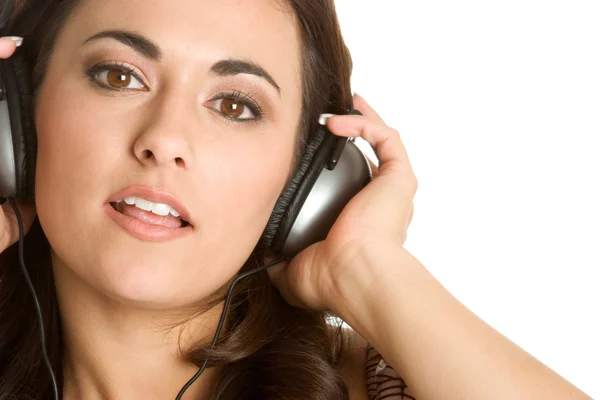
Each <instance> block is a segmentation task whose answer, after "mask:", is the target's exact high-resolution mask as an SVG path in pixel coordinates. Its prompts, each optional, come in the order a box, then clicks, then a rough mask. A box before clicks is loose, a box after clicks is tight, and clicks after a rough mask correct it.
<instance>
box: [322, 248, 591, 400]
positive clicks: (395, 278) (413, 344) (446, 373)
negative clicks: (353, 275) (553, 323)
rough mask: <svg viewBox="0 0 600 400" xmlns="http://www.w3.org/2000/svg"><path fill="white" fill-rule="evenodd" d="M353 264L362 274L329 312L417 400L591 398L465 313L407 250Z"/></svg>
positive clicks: (393, 250)
mask: <svg viewBox="0 0 600 400" xmlns="http://www.w3.org/2000/svg"><path fill="white" fill-rule="evenodd" d="M355 262H357V263H359V267H360V268H361V269H362V270H363V271H364V275H363V276H362V277H361V278H362V279H361V281H360V282H358V281H357V282H350V283H348V282H345V283H340V287H339V289H338V290H339V291H340V295H341V296H342V298H343V299H344V301H343V302H342V301H340V302H337V303H338V304H341V306H340V309H338V310H334V311H335V312H336V313H338V315H339V316H340V317H341V318H342V319H344V320H345V321H346V322H347V323H348V324H349V325H350V326H352V327H353V328H354V329H355V330H356V331H357V332H358V333H359V334H360V335H361V336H362V337H363V338H364V339H366V340H367V341H368V342H370V343H371V344H372V345H373V346H374V347H375V348H376V349H377V350H378V351H379V353H381V355H382V356H383V357H384V358H385V359H386V361H387V362H388V364H390V365H391V366H393V367H394V369H395V370H396V371H397V372H398V373H399V374H400V375H401V376H402V377H403V378H404V379H405V380H406V381H407V383H408V384H409V385H410V387H411V390H412V391H413V392H414V393H415V394H416V395H417V398H418V400H433V399H461V400H462V399H486V400H493V399H502V400H506V399H568V398H569V399H589V397H587V396H586V395H585V394H583V393H582V392H581V391H579V390H578V389H577V388H575V387H574V386H573V385H571V384H570V383H569V382H567V381H566V380H564V379H563V378H562V377H560V376H559V375H558V374H556V373H555V372H554V371H552V370H551V369H549V368H547V367H546V366H544V365H543V364H542V363H541V362H539V361H538V360H536V359H535V358H534V357H532V356H531V355H529V354H528V353H526V352H525V351H523V350H522V349H521V348H519V347H518V346H517V345H515V344H514V343H512V342H511V341H510V340H508V339H507V338H505V337H504V336H503V335H501V334H500V333H498V332H497V331H495V330H494V329H493V328H492V327H490V326H489V325H487V324H486V323H484V322H483V321H482V320H481V319H479V318H478V317H477V316H475V315H474V314H473V313H472V312H470V311H469V310H468V309H467V308H466V307H464V306H463V305H462V304H461V303H460V302H459V301H458V300H457V299H456V298H454V297H453V296H452V295H451V294H450V293H449V292H448V291H446V290H445V289H444V288H443V287H442V286H441V285H440V284H439V282H437V281H436V280H435V278H434V277H433V276H432V275H431V274H430V273H429V272H428V271H427V270H426V268H425V267H424V266H423V265H422V264H421V263H420V262H419V261H418V260H416V259H415V258H414V257H413V256H412V255H410V253H408V252H407V251H406V250H405V249H403V248H401V247H385V248H384V249H383V250H382V251H379V252H377V253H375V252H372V253H370V254H362V255H361V256H360V257H359V258H358V259H355ZM369 271H373V272H369ZM378 271H380V272H381V273H378ZM384 271H385V272H384Z"/></svg>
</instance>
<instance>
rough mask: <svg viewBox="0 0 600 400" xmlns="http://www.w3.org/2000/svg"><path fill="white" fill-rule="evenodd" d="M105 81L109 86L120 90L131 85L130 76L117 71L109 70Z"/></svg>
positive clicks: (127, 73)
mask: <svg viewBox="0 0 600 400" xmlns="http://www.w3.org/2000/svg"><path fill="white" fill-rule="evenodd" d="M106 80H107V82H108V84H109V85H110V86H112V87H114V88H117V89H122V88H124V87H127V86H129V84H130V83H131V74H130V73H129V72H125V71H120V70H118V69H111V70H109V71H108V72H107V74H106Z"/></svg>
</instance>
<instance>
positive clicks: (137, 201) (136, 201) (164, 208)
mask: <svg viewBox="0 0 600 400" xmlns="http://www.w3.org/2000/svg"><path fill="white" fill-rule="evenodd" d="M123 201H124V202H125V203H127V204H129V205H130V206H132V205H135V206H136V207H137V208H140V209H142V210H144V211H150V212H152V213H154V214H157V215H162V216H166V215H169V214H171V215H172V216H174V217H179V216H180V214H179V213H178V212H177V211H175V209H174V208H173V207H171V206H170V205H168V204H162V203H153V202H151V201H148V200H146V199H142V198H140V197H126V198H125V199H124V200H123ZM120 202H121V201H118V202H117V203H120Z"/></svg>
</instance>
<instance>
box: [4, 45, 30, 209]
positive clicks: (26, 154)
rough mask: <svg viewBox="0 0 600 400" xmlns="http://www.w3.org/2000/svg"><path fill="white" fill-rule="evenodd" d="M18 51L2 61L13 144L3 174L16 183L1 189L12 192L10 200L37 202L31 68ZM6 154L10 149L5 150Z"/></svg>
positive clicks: (6, 127)
mask: <svg viewBox="0 0 600 400" xmlns="http://www.w3.org/2000/svg"><path fill="white" fill-rule="evenodd" d="M18 52H19V49H17V52H16V53H15V54H14V55H13V56H12V57H10V58H9V59H6V60H3V61H2V77H3V80H4V85H5V90H6V99H7V102H6V103H7V111H8V121H4V132H3V133H2V135H3V138H4V140H5V143H7V142H8V140H11V141H12V165H2V168H3V171H2V174H3V175H4V176H12V177H13V178H12V179H11V181H12V184H9V185H7V184H6V183H4V184H3V185H2V188H0V190H1V191H2V192H7V193H8V192H10V194H9V196H10V197H16V198H18V199H20V200H23V201H33V199H34V187H35V182H34V177H35V155H36V144H37V143H36V142H37V140H36V135H35V128H34V123H33V113H32V110H31V108H32V103H31V99H32V94H31V88H30V86H31V85H30V83H29V79H30V76H29V68H28V66H27V64H26V62H25V61H24V60H23V59H22V58H21V57H20V56H19V54H18ZM7 137H9V138H10V139H7ZM4 151H8V150H6V148H5V149H4ZM7 197H8V196H7Z"/></svg>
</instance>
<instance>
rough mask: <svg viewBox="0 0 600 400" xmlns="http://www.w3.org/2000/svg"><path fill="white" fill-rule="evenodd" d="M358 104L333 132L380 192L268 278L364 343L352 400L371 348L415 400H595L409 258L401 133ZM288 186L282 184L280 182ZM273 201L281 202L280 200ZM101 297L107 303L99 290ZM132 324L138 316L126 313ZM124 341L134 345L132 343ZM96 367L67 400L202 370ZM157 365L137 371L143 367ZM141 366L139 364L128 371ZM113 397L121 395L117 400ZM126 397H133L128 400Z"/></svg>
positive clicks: (85, 363)
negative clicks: (359, 145) (368, 158)
mask: <svg viewBox="0 0 600 400" xmlns="http://www.w3.org/2000/svg"><path fill="white" fill-rule="evenodd" d="M14 48H15V46H14V42H13V41H11V40H7V39H0V57H2V58H6V57H9V56H10V55H11V54H12V52H13V51H14ZM51 68H52V67H51ZM354 102H355V108H356V109H358V110H359V111H361V112H362V113H363V115H362V116H335V117H331V118H330V119H329V120H328V122H327V124H328V127H329V129H330V130H331V131H332V132H333V133H334V134H336V135H340V136H353V137H359V136H360V137H362V138H363V139H365V140H366V141H367V142H368V143H369V144H370V145H371V146H373V148H374V149H375V151H376V154H377V156H378V159H379V161H380V163H379V168H377V167H375V166H373V169H374V179H373V181H372V182H371V183H370V184H369V185H368V186H367V187H366V188H365V189H364V190H363V191H361V192H360V193H359V194H358V195H357V196H355V198H354V199H353V200H352V201H351V202H350V203H349V204H348V205H347V207H346V208H345V209H344V211H343V212H342V214H341V215H340V217H339V218H338V220H337V221H336V223H335V225H334V226H333V228H332V230H331V231H330V234H329V235H328V237H327V239H326V240H324V241H322V242H319V243H316V244H314V245H313V246H311V247H309V248H307V249H306V250H304V251H303V252H301V253H300V254H299V255H298V256H296V257H295V258H294V259H293V260H292V261H291V262H290V263H286V264H283V265H280V266H277V267H274V268H272V269H271V270H269V274H270V276H271V279H272V281H273V283H274V284H275V285H276V287H277V288H278V289H279V290H280V292H281V293H282V294H283V296H284V297H285V299H286V300H287V301H288V302H290V303H291V304H294V305H296V306H300V307H306V308H311V309H315V310H332V311H333V312H335V313H336V314H337V315H339V316H340V317H341V318H342V319H343V320H344V321H346V322H347V323H348V324H349V325H350V326H351V327H352V328H353V329H354V331H355V332H356V333H357V335H358V336H357V338H359V339H360V340H361V344H360V345H359V346H357V347H356V350H355V352H354V353H353V355H352V356H351V357H350V358H349V360H348V362H347V364H346V365H345V366H344V369H343V371H344V374H345V376H346V378H347V379H346V380H347V382H348V383H349V386H350V392H351V393H350V394H351V399H353V400H362V399H367V398H368V397H367V393H366V385H365V382H364V379H365V370H364V368H365V364H364V362H365V360H364V346H365V344H366V343H370V344H372V345H373V346H374V347H375V348H376V349H377V350H378V351H379V352H380V353H381V354H382V355H383V356H384V358H385V359H386V361H387V362H388V364H390V365H391V366H393V367H394V368H395V369H396V371H398V373H399V374H400V375H401V376H403V377H404V379H405V380H406V381H407V383H408V385H409V387H410V388H411V391H412V392H413V393H414V394H415V395H416V397H417V398H418V399H424V400H433V399H451V400H452V399H486V400H487V399H502V400H504V399H567V398H569V399H589V397H587V396H586V395H585V394H584V393H582V392H581V391H579V390H578V389H577V388H576V387H574V386H573V385H572V384H570V383H569V382H567V381H566V380H564V379H563V378H562V377H560V376H559V375H558V374H556V373H555V372H553V371H552V370H550V369H549V368H547V367H546V366H544V365H543V364H542V363H540V362H539V361H537V360H536V359H535V358H533V357H532V356H531V355H529V354H527V353H526V352H525V351H523V350H522V349H520V348H519V347H518V346H516V345H515V344H514V343H512V342H511V341H509V340H508V339H506V338H505V337H504V336H502V335H501V334H499V333H498V332H497V331H495V330H494V329H492V328H491V327H490V326H489V325H487V324H485V323H484V322H483V321H481V320H480V319H479V318H477V317H476V316H475V315H474V314H472V313H471V312H470V311H469V310H468V309H466V308H465V307H464V306H463V305H462V304H460V302H458V300H456V299H455V298H454V297H453V296H451V294H450V293H448V292H447V291H446V290H445V289H444V288H443V287H442V286H441V285H440V284H439V283H438V282H437V281H436V280H435V279H434V278H433V276H432V275H431V274H430V273H429V272H428V271H427V269H426V268H425V267H424V266H423V265H422V264H421V263H420V262H419V261H418V260H417V259H416V258H415V257H413V256H412V255H411V254H410V253H409V252H408V251H407V250H406V249H405V248H404V247H403V245H404V242H405V240H406V234H407V229H408V226H409V224H410V222H411V220H412V215H413V209H414V208H413V198H414V195H415V192H416V190H417V180H416V178H415V174H414V172H413V171H412V168H411V166H410V162H409V159H408V155H407V152H406V149H405V148H404V146H403V144H402V141H401V139H400V135H399V133H398V132H397V131H396V130H394V129H393V128H391V127H389V126H387V125H386V124H385V122H384V121H383V120H382V119H381V117H380V116H379V115H378V114H377V113H376V112H375V111H374V110H373V109H372V108H371V107H370V106H369V105H368V103H367V102H366V101H365V100H364V99H363V98H362V97H360V96H358V95H355V97H354ZM289 143H291V141H290V142H289ZM42 151H43V148H42ZM289 155H291V154H289ZM289 155H288V156H289ZM281 161H283V158H282V160H281ZM281 161H280V162H281ZM283 178H284V175H282V176H281V179H282V181H283ZM275 186H276V185H274V187H275ZM271 192H272V193H274V196H275V194H276V190H275V189H273V190H271ZM38 201H39V200H38ZM20 209H21V211H22V213H23V215H24V219H25V221H26V226H27V229H28V227H29V226H30V225H31V223H32V221H33V219H34V218H35V208H34V207H33V206H31V205H22V204H21V205H20ZM17 240H18V230H17V228H16V225H15V218H14V215H13V214H12V210H11V209H10V206H8V204H5V205H4V206H3V212H2V213H1V214H0V250H2V249H5V248H6V247H7V246H9V245H10V244H12V243H14V242H16V241H17ZM59 268H60V267H59ZM63 268H66V267H63ZM71 268H73V269H74V268H75V267H71ZM66 269H67V270H68V268H66ZM78 273H80V274H84V273H83V272H78V271H77V270H75V269H74V272H73V271H71V274H74V275H77V274H78ZM106 273H110V270H108V272H106ZM63 274H65V275H68V274H67V272H63ZM63 279H64V280H63V282H65V283H68V282H70V283H71V284H74V283H73V282H74V281H75V279H74V278H73V277H70V278H69V279H67V277H64V278H63ZM84 280H85V279H84ZM65 283H63V285H64V284H65ZM150 283H152V282H150ZM80 285H81V284H80ZM63 290H65V289H64V288H63ZM120 290H121V292H119V294H120V295H121V296H125V295H129V296H131V297H132V298H133V300H137V301H139V302H144V301H146V302H147V301H148V300H147V299H148V297H147V296H148V293H149V292H142V293H140V292H137V293H132V292H128V291H127V290H128V288H127V287H121V288H120ZM81 292H82V290H80V291H79V292H77V291H75V292H72V293H74V294H75V295H78V296H81V298H83V299H84V300H86V301H87V303H83V304H82V303H81V302H78V303H77V306H78V307H80V308H83V309H86V308H87V309H88V311H89V310H90V307H91V309H92V310H93V307H94V306H96V305H97V304H102V302H100V301H98V303H96V304H95V303H94V302H93V301H91V300H90V299H89V298H86V297H85V296H82V295H81ZM98 292H100V293H102V289H98ZM97 296H98V297H100V295H97ZM134 296H140V297H138V298H137V299H136V298H134ZM123 301H124V300H123ZM182 302H183V301H182ZM105 304H106V305H107V307H115V306H114V304H110V303H108V302H107V303H105ZM61 306H63V307H65V308H66V309H67V312H68V313H70V314H68V315H71V317H67V329H69V327H72V326H73V325H70V324H69V318H74V317H76V316H77V315H78V314H77V312H76V310H74V308H75V307H74V306H73V304H68V303H63V304H61ZM213 314H214V316H216V315H217V314H218V313H216V312H215V313H213ZM124 316H125V317H128V316H129V317H130V315H127V314H126V313H124ZM214 316H213V317H212V319H211V318H205V320H203V321H204V323H207V324H208V325H211V324H213V325H214V321H215V318H214ZM123 328H126V326H124V327H123ZM106 332H107V331H105V332H104V334H106ZM203 332H204V333H206V332H210V329H207V330H206V331H203ZM77 333H78V332H72V334H71V338H72V340H73V344H72V345H73V346H74V347H76V348H77V347H78V346H79V347H78V348H79V349H87V351H104V350H110V349H107V348H102V349H101V348H100V347H99V346H94V345H92V344H91V343H89V342H85V341H81V337H82V335H78V334H77ZM80 333H83V332H80ZM124 336H125V338H127V334H125V335H124ZM363 338H364V339H363ZM105 339H106V340H107V341H110V340H111V338H110V337H105ZM146 344H149V343H146ZM112 350H113V351H114V350H117V348H113V349H112ZM135 351H141V350H140V349H139V348H138V349H132V352H131V353H130V354H135V353H134V352H135ZM151 355H154V356H156V353H152V354H151ZM90 360H91V359H90V358H88V359H85V358H80V359H73V360H72V361H71V367H72V368H73V371H72V373H71V375H70V377H71V379H73V381H72V382H73V383H72V384H71V386H70V387H67V392H66V398H67V399H68V398H85V399H88V398H89V399H92V398H100V397H101V396H106V398H136V397H135V396H143V393H144V392H140V390H142V391H145V390H148V391H147V392H145V393H152V394H153V395H154V396H156V394H157V393H158V392H157V391H158V390H161V388H162V390H164V391H163V392H161V393H164V394H165V395H167V394H169V395H170V393H171V392H169V391H168V389H165V388H167V387H168V385H173V384H175V383H180V382H181V380H182V379H184V378H186V377H188V376H190V371H193V370H194V369H193V368H189V366H188V367H187V368H186V367H185V366H182V365H177V366H176V367H175V366H173V368H169V369H172V370H173V372H172V373H170V375H168V376H165V375H163V378H164V379H163V380H162V382H160V383H156V384H155V385H147V386H152V388H149V387H147V386H146V387H144V386H135V383H134V382H135V380H136V379H138V378H139V379H140V380H144V379H143V378H144V376H152V374H153V373H156V375H159V374H160V373H164V371H165V370H164V367H163V366H162V365H161V360H159V359H158V358H157V359H156V360H155V361H154V362H150V364H151V365H146V367H145V369H144V370H143V371H140V375H139V376H132V375H131V374H128V376H127V379H123V378H121V379H120V380H119V379H118V375H116V374H114V373H111V370H112V368H113V367H115V366H114V365H110V366H106V368H102V367H101V366H99V365H97V364H96V365H94V364H93V363H92V362H90ZM150 360H151V358H140V359H139V360H135V361H137V362H138V365H141V364H140V363H143V362H146V363H148V362H149V361H150ZM163 360H164V357H163ZM133 365H135V362H133V363H131V364H130V365H129V366H130V367H131V366H133ZM75 369H78V371H79V372H76V371H75ZM207 372H208V373H205V374H204V375H203V376H202V379H200V380H199V381H198V382H197V384H196V385H194V386H193V387H192V388H191V390H190V392H189V393H188V395H189V397H187V398H192V394H191V393H194V395H196V396H198V395H202V393H204V391H203V386H204V385H205V382H206V380H207V379H210V378H211V376H212V375H211V373H210V371H207ZM94 373H95V374H97V375H94ZM176 373H179V375H177V374H176ZM132 381H133V382H132ZM145 381H146V382H149V381H147V380H145ZM184 381H185V379H184ZM152 382H154V381H152ZM159 385H161V386H159ZM115 387H119V391H117V390H115V391H112V390H111V388H115ZM136 390H137V391H136ZM150 390H153V391H150ZM128 393H129V394H131V395H132V396H133V397H122V396H127V394H128ZM134 394H135V396H134ZM137 398H142V397H137ZM161 398H162V397H161Z"/></svg>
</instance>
